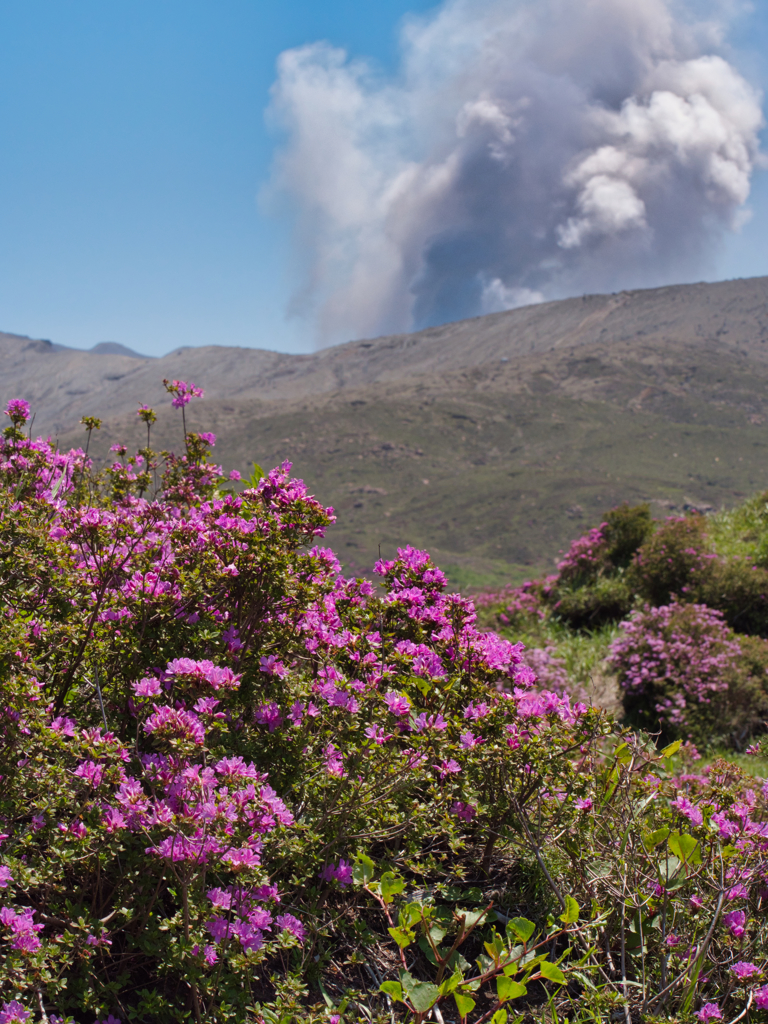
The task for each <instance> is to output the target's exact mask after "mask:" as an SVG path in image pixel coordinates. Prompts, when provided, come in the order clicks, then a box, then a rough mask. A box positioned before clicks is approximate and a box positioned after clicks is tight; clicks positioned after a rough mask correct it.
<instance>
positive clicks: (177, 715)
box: [144, 704, 205, 746]
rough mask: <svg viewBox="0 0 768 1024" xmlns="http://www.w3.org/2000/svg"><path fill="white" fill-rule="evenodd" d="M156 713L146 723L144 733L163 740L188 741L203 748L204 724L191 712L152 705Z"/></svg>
mask: <svg viewBox="0 0 768 1024" xmlns="http://www.w3.org/2000/svg"><path fill="white" fill-rule="evenodd" d="M152 706H153V708H154V709H155V713H154V714H153V715H150V716H149V718H148V719H147V720H146V722H145V723H144V731H145V732H147V733H150V734H151V733H154V734H155V735H156V736H158V737H160V738H161V739H171V740H172V739H177V740H187V741H188V742H190V743H195V744H197V745H198V746H202V744H203V743H204V741H205V729H204V728H203V723H202V722H201V721H200V719H199V718H198V717H197V715H195V714H193V713H192V712H191V711H181V710H179V709H178V708H170V707H168V706H167V705H163V706H162V707H158V705H157V704H153V705H152Z"/></svg>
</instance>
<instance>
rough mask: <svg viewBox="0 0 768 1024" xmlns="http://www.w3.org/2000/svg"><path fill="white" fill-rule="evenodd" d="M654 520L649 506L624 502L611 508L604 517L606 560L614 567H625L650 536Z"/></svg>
mask: <svg viewBox="0 0 768 1024" xmlns="http://www.w3.org/2000/svg"><path fill="white" fill-rule="evenodd" d="M653 530H654V522H653V519H652V518H651V506H650V505H649V504H648V503H647V502H644V503H643V504H641V505H629V504H628V503H627V502H624V504H623V505H618V506H617V507H616V508H613V509H611V511H610V512H608V514H607V515H606V517H605V527H604V529H603V534H604V536H605V541H606V546H607V551H606V556H607V559H608V562H609V563H610V565H611V566H612V567H613V568H614V569H626V568H627V566H629V565H630V563H631V562H632V559H633V557H634V555H635V553H636V551H637V550H638V548H640V547H641V546H642V545H643V544H644V543H645V542H646V541H647V540H648V538H649V537H650V536H651V534H652V533H653Z"/></svg>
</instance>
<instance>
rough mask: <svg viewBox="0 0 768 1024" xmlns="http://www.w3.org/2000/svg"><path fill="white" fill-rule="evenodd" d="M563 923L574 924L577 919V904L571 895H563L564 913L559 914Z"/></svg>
mask: <svg viewBox="0 0 768 1024" xmlns="http://www.w3.org/2000/svg"><path fill="white" fill-rule="evenodd" d="M560 920H561V921H562V922H563V924H576V922H577V921H578V920H579V904H578V903H577V902H576V900H575V899H574V898H573V896H566V897H565V913H563V914H561V915H560Z"/></svg>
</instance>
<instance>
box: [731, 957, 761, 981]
mask: <svg viewBox="0 0 768 1024" xmlns="http://www.w3.org/2000/svg"><path fill="white" fill-rule="evenodd" d="M731 970H732V971H733V973H734V974H735V975H736V977H737V978H751V977H752V976H753V975H755V974H760V973H761V971H760V968H759V967H757V966H756V965H755V964H751V963H749V961H747V960H737V961H736V963H735V964H731Z"/></svg>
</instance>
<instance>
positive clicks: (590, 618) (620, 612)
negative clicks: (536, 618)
mask: <svg viewBox="0 0 768 1024" xmlns="http://www.w3.org/2000/svg"><path fill="white" fill-rule="evenodd" d="M557 595H558V597H557V603H556V604H555V605H554V606H553V609H552V610H553V612H554V613H555V614H556V615H557V616H558V617H559V618H560V619H562V620H563V621H564V622H566V623H567V624H568V625H569V626H570V627H571V628H572V629H576V630H582V629H598V628H599V627H601V626H604V625H607V624H608V623H610V622H618V621H620V620H621V619H623V618H625V617H626V616H627V615H628V614H629V612H630V610H631V608H632V602H633V594H632V591H631V590H630V587H629V585H628V583H627V580H626V577H625V576H599V577H598V578H597V579H596V580H595V581H594V583H592V584H591V585H589V586H583V587H577V588H575V589H572V588H570V587H569V588H562V589H558V591H557Z"/></svg>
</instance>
